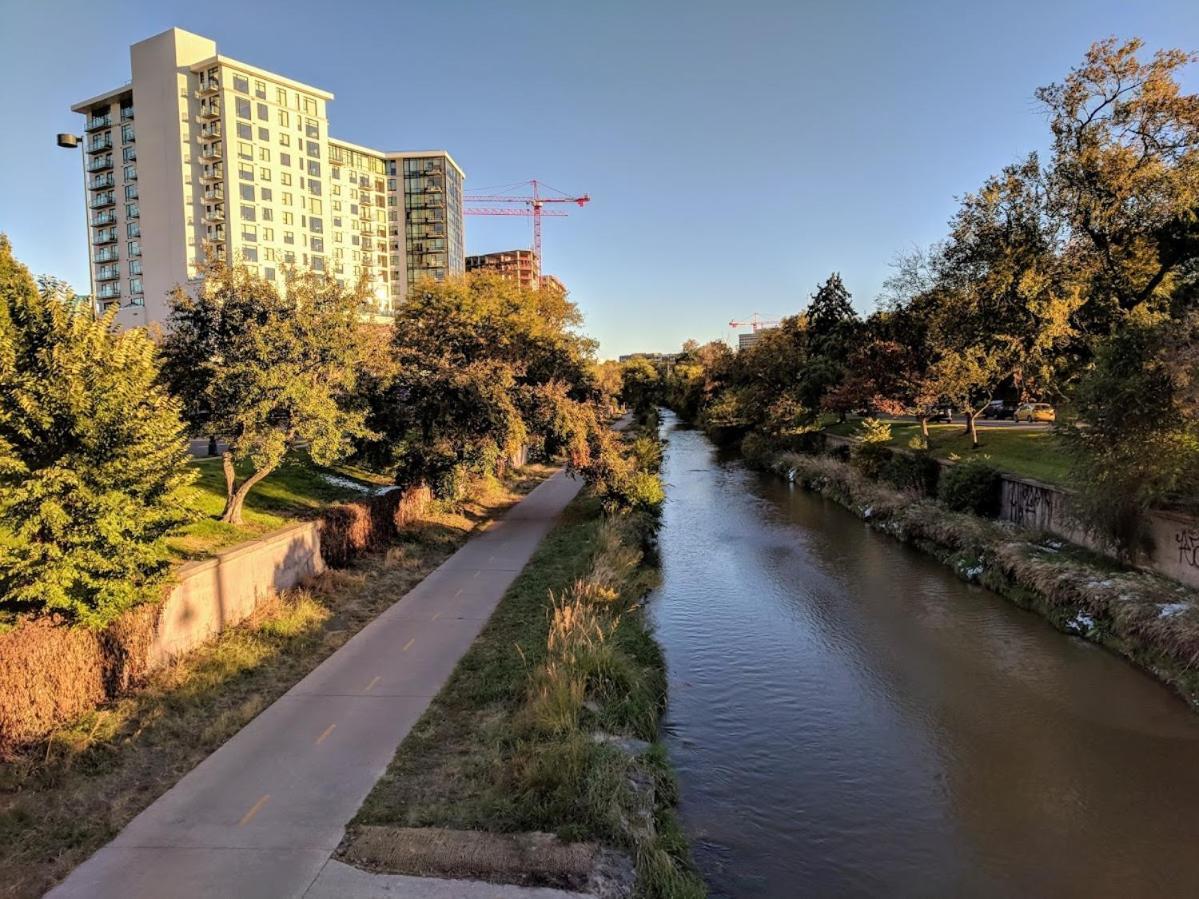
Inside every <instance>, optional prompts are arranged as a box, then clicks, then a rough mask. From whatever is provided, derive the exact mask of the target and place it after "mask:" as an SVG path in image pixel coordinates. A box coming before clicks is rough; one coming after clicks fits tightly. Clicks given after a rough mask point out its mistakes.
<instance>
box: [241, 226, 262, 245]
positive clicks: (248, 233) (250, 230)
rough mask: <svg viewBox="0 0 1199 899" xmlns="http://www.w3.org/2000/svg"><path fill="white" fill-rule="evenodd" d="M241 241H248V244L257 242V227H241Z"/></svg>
mask: <svg viewBox="0 0 1199 899" xmlns="http://www.w3.org/2000/svg"><path fill="white" fill-rule="evenodd" d="M241 239H242V240H246V241H249V242H250V243H255V242H257V240H258V226H257V225H242V229H241Z"/></svg>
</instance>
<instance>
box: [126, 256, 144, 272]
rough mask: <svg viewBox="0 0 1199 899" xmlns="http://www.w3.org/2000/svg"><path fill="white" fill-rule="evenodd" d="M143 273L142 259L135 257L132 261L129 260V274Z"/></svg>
mask: <svg viewBox="0 0 1199 899" xmlns="http://www.w3.org/2000/svg"><path fill="white" fill-rule="evenodd" d="M141 273H142V261H141V260H140V259H133V260H130V262H129V274H131V275H140V274H141Z"/></svg>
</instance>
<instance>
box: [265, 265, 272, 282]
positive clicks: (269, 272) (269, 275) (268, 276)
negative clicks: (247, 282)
mask: <svg viewBox="0 0 1199 899" xmlns="http://www.w3.org/2000/svg"><path fill="white" fill-rule="evenodd" d="M262 276H263V277H264V278H266V279H267V280H268V281H274V280H275V270H274V269H273V268H272V267H271V266H269V265H268V266H264V267H263V269H262Z"/></svg>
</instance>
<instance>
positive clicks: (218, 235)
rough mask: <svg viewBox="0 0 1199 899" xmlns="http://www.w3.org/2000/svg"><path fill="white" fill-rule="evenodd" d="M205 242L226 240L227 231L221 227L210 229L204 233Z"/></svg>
mask: <svg viewBox="0 0 1199 899" xmlns="http://www.w3.org/2000/svg"><path fill="white" fill-rule="evenodd" d="M204 239H205V240H213V241H221V240H224V239H225V229H224V228H219V227H209V228H208V229H206V230H205V232H204Z"/></svg>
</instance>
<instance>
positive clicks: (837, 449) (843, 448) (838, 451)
mask: <svg viewBox="0 0 1199 899" xmlns="http://www.w3.org/2000/svg"><path fill="white" fill-rule="evenodd" d="M828 454H829V456H830V457H831V458H833V459H836V460H837V461H838V462H848V461H849V444H847V443H838V444H837V445H836V446H834V447H833V448H832V449H830V450H829V451H828Z"/></svg>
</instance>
